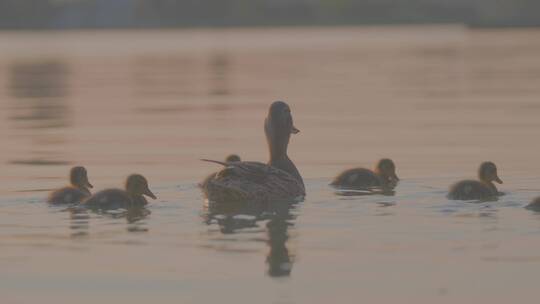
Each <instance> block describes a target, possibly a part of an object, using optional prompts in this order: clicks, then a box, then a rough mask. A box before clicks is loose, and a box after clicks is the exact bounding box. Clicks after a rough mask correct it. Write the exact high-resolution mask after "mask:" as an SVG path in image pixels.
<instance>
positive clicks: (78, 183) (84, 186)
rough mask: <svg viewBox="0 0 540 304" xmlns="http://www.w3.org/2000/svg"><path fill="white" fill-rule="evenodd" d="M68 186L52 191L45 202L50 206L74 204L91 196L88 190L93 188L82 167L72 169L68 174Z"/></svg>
mask: <svg viewBox="0 0 540 304" xmlns="http://www.w3.org/2000/svg"><path fill="white" fill-rule="evenodd" d="M69 181H70V183H71V185H70V186H67V187H64V188H61V189H58V190H55V191H53V192H52V193H51V194H50V195H49V197H48V199H47V202H48V203H51V204H76V203H80V202H81V201H82V200H83V199H84V198H86V197H88V196H90V195H91V193H90V190H88V188H93V186H92V184H90V182H89V181H88V174H87V172H86V169H85V168H84V167H80V166H77V167H73V168H71V171H70V173H69Z"/></svg>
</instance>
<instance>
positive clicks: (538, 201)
mask: <svg viewBox="0 0 540 304" xmlns="http://www.w3.org/2000/svg"><path fill="white" fill-rule="evenodd" d="M525 208H526V209H529V210H532V211H536V212H540V197H537V198H535V199H534V200H533V201H532V202H531V203H530V204H528V205H527V206H525Z"/></svg>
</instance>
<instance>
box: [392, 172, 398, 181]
mask: <svg viewBox="0 0 540 304" xmlns="http://www.w3.org/2000/svg"><path fill="white" fill-rule="evenodd" d="M391 179H392V180H393V181H395V182H399V177H398V176H397V174H396V173H395V172H394V174H392V176H391Z"/></svg>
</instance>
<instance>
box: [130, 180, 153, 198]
mask: <svg viewBox="0 0 540 304" xmlns="http://www.w3.org/2000/svg"><path fill="white" fill-rule="evenodd" d="M126 191H127V192H128V193H129V194H131V195H133V196H140V195H146V196H148V197H151V198H152V199H156V198H157V197H156V196H155V195H154V193H152V191H150V188H148V181H147V180H146V178H144V176H142V175H140V174H132V175H130V176H129V177H128V178H127V181H126Z"/></svg>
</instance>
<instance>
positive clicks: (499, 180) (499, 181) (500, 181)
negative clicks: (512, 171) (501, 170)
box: [494, 175, 503, 184]
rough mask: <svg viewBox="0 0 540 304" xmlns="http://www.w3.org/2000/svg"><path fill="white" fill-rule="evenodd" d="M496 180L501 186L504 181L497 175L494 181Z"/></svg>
mask: <svg viewBox="0 0 540 304" xmlns="http://www.w3.org/2000/svg"><path fill="white" fill-rule="evenodd" d="M494 180H495V181H496V182H497V183H499V184H502V183H503V181H502V180H501V179H500V178H499V177H498V176H497V175H495V179H494Z"/></svg>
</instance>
